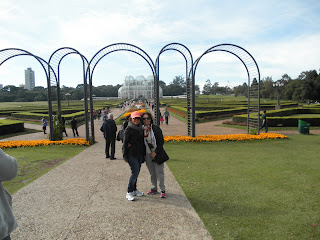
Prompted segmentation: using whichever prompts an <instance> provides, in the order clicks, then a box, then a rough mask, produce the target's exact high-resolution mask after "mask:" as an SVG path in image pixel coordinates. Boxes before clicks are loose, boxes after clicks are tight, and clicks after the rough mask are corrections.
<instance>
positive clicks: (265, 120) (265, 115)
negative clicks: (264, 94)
mask: <svg viewBox="0 0 320 240" xmlns="http://www.w3.org/2000/svg"><path fill="white" fill-rule="evenodd" d="M261 120H262V125H261V127H260V129H262V128H264V129H265V130H266V133H267V132H268V120H267V111H263V114H262V115H261Z"/></svg>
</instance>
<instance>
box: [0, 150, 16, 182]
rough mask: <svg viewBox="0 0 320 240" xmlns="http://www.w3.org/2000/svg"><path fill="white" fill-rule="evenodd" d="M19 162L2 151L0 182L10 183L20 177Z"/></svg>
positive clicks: (0, 155) (0, 157) (0, 154)
mask: <svg viewBox="0 0 320 240" xmlns="http://www.w3.org/2000/svg"><path fill="white" fill-rule="evenodd" d="M18 168H19V167H18V162H17V160H16V159H15V158H14V157H11V156H9V155H8V154H6V153H5V152H4V151H3V150H2V149H0V181H1V182H2V181H10V180H12V179H14V178H15V177H16V176H17V175H18Z"/></svg>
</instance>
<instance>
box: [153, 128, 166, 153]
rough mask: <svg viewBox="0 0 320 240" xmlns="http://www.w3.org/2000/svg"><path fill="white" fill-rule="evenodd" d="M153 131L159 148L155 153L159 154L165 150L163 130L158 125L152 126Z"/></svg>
mask: <svg viewBox="0 0 320 240" xmlns="http://www.w3.org/2000/svg"><path fill="white" fill-rule="evenodd" d="M152 131H153V133H154V136H155V138H156V141H157V148H156V150H155V152H156V154H159V153H160V152H161V151H162V150H163V144H164V139H163V134H162V130H161V129H160V127H158V126H157V125H152Z"/></svg>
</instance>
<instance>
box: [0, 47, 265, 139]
mask: <svg viewBox="0 0 320 240" xmlns="http://www.w3.org/2000/svg"><path fill="white" fill-rule="evenodd" d="M117 51H129V52H132V53H135V54H137V55H139V56H140V57H142V58H143V59H144V60H145V61H146V63H147V64H148V66H149V67H150V69H151V71H152V74H153V77H154V91H155V93H154V102H155V108H154V114H155V122H156V123H157V124H159V123H160V118H159V113H160V101H159V79H160V78H159V75H160V67H159V63H160V56H161V54H162V53H164V52H166V51H177V52H178V53H180V54H181V55H182V56H183V58H184V60H185V66H186V68H185V70H186V71H185V74H186V75H185V79H186V85H187V87H186V92H187V126H188V135H189V136H192V137H195V75H196V69H197V66H198V64H199V62H200V60H201V58H202V57H203V56H205V55H206V54H209V53H212V52H215V51H223V52H228V53H231V54H232V55H234V56H236V57H237V58H238V59H239V60H240V61H241V62H242V63H243V65H244V67H245V70H246V72H247V76H248V111H247V114H248V118H247V119H248V122H247V126H248V132H249V129H250V128H255V129H257V131H258V132H259V127H258V126H259V114H257V115H258V117H253V115H254V114H256V113H259V112H260V100H259V99H260V94H259V92H260V90H259V85H260V71H259V68H258V65H257V63H256V61H255V59H254V58H253V57H252V55H251V54H250V53H249V52H248V51H246V50H245V49H243V48H241V47H239V46H237V45H234V44H219V45H216V46H213V47H211V48H209V49H208V50H207V51H205V52H204V53H203V54H202V55H201V56H200V57H199V58H198V59H196V60H195V61H193V57H192V54H191V52H190V50H189V49H188V48H187V47H186V46H184V45H182V44H180V43H170V44H168V45H166V46H164V47H163V48H162V49H161V50H160V52H159V54H158V56H157V58H156V61H155V62H153V61H152V59H151V58H150V56H149V55H148V54H147V53H146V52H145V51H144V50H142V49H141V48H139V47H137V46H134V45H132V44H128V43H116V44H111V45H108V46H106V47H104V48H102V49H101V50H99V51H98V52H97V53H96V54H95V55H94V56H93V57H92V59H91V60H90V61H88V60H87V58H86V57H85V56H84V55H82V54H81V53H80V52H78V51H77V50H76V49H73V48H69V47H64V48H60V49H58V50H56V51H55V52H54V53H53V54H52V55H51V56H50V58H49V61H48V62H47V61H45V60H44V59H42V58H41V57H39V56H36V55H34V54H32V53H30V52H28V51H25V50H22V49H16V48H9V49H3V50H0V66H1V65H2V64H3V63H4V62H6V61H7V60H9V59H11V58H13V57H17V56H26V55H27V56H32V57H34V58H35V59H36V60H37V61H38V62H39V63H40V64H41V66H42V68H43V70H44V72H45V74H46V78H47V87H48V110H49V121H50V122H52V119H53V114H52V112H53V109H52V87H53V86H55V87H56V89H57V107H58V111H61V99H60V66H61V63H62V60H63V59H64V57H66V56H68V55H69V54H77V55H79V56H80V58H81V60H82V71H83V85H84V108H85V126H86V140H87V141H89V140H92V141H94V140H95V136H94V119H93V99H92V82H93V81H92V80H93V74H94V70H95V68H96V66H97V64H98V63H99V62H100V60H101V59H102V58H104V57H105V56H107V55H108V54H110V53H112V52H117ZM254 80H255V81H254ZM253 83H255V84H253ZM88 98H89V103H90V106H88ZM89 109H90V111H89ZM89 113H90V116H89ZM89 120H90V125H91V128H90V127H89ZM53 138H54V136H53V126H52V124H50V139H51V140H54V139H53Z"/></svg>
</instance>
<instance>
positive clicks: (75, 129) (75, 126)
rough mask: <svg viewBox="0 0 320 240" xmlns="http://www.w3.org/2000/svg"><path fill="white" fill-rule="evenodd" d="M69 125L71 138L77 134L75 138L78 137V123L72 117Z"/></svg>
mask: <svg viewBox="0 0 320 240" xmlns="http://www.w3.org/2000/svg"><path fill="white" fill-rule="evenodd" d="M70 124H71V128H72V132H73V136H74V137H75V136H76V134H77V137H79V133H78V121H77V120H76V119H75V117H72V120H71V122H70Z"/></svg>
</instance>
